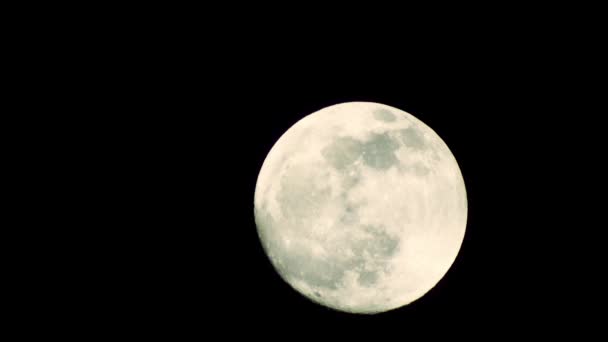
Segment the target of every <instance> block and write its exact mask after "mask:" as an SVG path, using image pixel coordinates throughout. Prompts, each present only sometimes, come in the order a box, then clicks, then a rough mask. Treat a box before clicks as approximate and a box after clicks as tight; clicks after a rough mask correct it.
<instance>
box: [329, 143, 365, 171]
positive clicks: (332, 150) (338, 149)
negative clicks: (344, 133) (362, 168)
mask: <svg viewBox="0 0 608 342" xmlns="http://www.w3.org/2000/svg"><path fill="white" fill-rule="evenodd" d="M321 154H322V155H323V157H324V158H325V160H327V161H328V162H329V164H330V165H331V166H333V167H334V168H336V169H338V170H345V169H346V168H348V167H349V166H351V165H352V164H353V163H354V162H355V161H356V160H357V159H359V156H360V155H361V142H359V141H358V140H355V139H353V138H349V137H339V138H336V139H334V140H333V141H332V142H331V143H330V144H329V145H328V146H326V147H325V148H323V150H322V151H321Z"/></svg>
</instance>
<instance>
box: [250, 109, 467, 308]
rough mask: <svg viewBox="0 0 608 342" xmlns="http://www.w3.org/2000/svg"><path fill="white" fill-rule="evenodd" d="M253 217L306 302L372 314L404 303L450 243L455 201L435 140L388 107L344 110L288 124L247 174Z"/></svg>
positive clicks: (426, 282)
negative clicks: (251, 175)
mask: <svg viewBox="0 0 608 342" xmlns="http://www.w3.org/2000/svg"><path fill="white" fill-rule="evenodd" d="M254 215H255V222H256V225H257V230H258V235H259V237H260V241H261V243H262V246H263V248H264V251H265V252H266V254H267V255H268V258H269V259H270V262H271V263H272V265H273V266H274V268H275V269H276V271H277V272H278V274H279V275H280V276H281V278H283V279H284V280H285V281H286V282H287V283H288V284H289V285H291V287H293V288H294V289H295V290H297V291H298V292H299V293H301V294H302V295H304V296H306V297H307V298H309V299H311V300H312V301H314V302H316V303H318V304H321V305H324V306H327V307H329V308H332V309H335V310H339V311H345V312H350V313H361V314H373V313H379V312H383V311H388V310H392V309H395V308H398V307H401V306H404V305H407V304H409V303H411V302H413V301H415V300H417V299H419V298H420V297H422V296H423V295H424V294H425V293H427V292H428V291H429V290H430V289H432V288H433V287H434V286H435V285H436V284H437V283H438V282H439V281H440V280H441V278H442V277H443V276H444V275H445V274H446V272H447V271H448V269H449V268H450V267H451V265H452V264H453V262H454V260H455V259H456V256H457V254H458V252H459V250H460V247H461V245H462V241H463V238H464V234H465V229H466V222H467V196H466V190H465V185H464V181H463V178H462V174H461V172H460V169H459V167H458V164H457V162H456V159H455V158H454V156H453V154H452V152H451V151H450V150H449V149H448V146H447V145H446V144H445V143H444V142H443V140H442V139H441V138H440V137H439V136H438V135H437V134H436V133H435V132H434V131H433V130H432V129H431V128H429V127H428V126H427V125H425V124H424V123H423V122H422V121H420V120H418V119H417V118H415V117H414V116H413V115H411V114H409V113H406V112H404V111H401V110H399V109H397V108H393V107H389V106H386V105H383V104H379V103H371V102H348V103H341V104H337V105H333V106H330V107H326V108H323V109H321V110H319V111H317V112H315V113H312V114H310V115H308V116H306V117H304V118H303V119H301V120H300V121H298V122H297V123H296V124H294V125H293V126H292V127H291V128H289V129H288V130H287V131H286V132H285V133H284V134H283V135H282V136H281V138H280V139H279V140H278V141H277V142H276V144H275V145H274V146H273V147H272V149H271V150H270V152H269V153H268V156H267V157H266V159H265V160H264V163H263V165H262V168H261V170H260V173H259V175H258V179H257V183H256V188H255V198H254Z"/></svg>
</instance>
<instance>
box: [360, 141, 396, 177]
mask: <svg viewBox="0 0 608 342" xmlns="http://www.w3.org/2000/svg"><path fill="white" fill-rule="evenodd" d="M398 147H399V144H398V143H397V142H396V141H395V140H393V139H391V137H389V136H388V135H387V134H374V135H373V136H372V138H371V139H370V140H369V141H367V142H365V143H364V144H363V146H362V150H363V151H362V154H363V161H364V162H365V164H366V165H368V166H370V167H372V168H374V169H379V170H386V169H388V168H390V167H391V166H393V165H396V164H397V163H398V159H397V156H395V150H396V149H397V148H398Z"/></svg>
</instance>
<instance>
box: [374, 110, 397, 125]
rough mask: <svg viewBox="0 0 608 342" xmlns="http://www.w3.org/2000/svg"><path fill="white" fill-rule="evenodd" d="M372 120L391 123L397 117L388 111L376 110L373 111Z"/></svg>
mask: <svg viewBox="0 0 608 342" xmlns="http://www.w3.org/2000/svg"><path fill="white" fill-rule="evenodd" d="M374 118H375V119H376V120H380V121H384V122H393V121H395V119H397V117H396V116H395V114H393V113H392V112H391V111H390V110H388V109H384V108H382V109H377V110H375V111H374Z"/></svg>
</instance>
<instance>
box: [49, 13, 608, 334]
mask: <svg viewBox="0 0 608 342" xmlns="http://www.w3.org/2000/svg"><path fill="white" fill-rule="evenodd" d="M465 12H466V9H465ZM179 13H181V14H183V12H179ZM197 13H198V12H197ZM239 13H241V14H242V17H237V18H234V17H231V20H230V21H220V23H217V22H212V21H211V20H209V18H210V17H214V16H215V15H214V14H212V13H206V15H205V16H201V17H197V16H195V18H184V17H182V16H181V14H180V15H179V16H175V17H172V16H171V15H169V14H165V15H163V16H160V17H159V16H146V15H145V14H142V13H140V12H137V13H135V12H133V13H131V14H130V16H127V19H129V20H122V25H123V26H124V27H123V26H119V28H117V29H116V30H115V31H112V32H109V31H108V30H107V28H108V27H115V26H116V23H115V22H114V21H112V22H107V21H104V22H103V23H104V25H100V26H98V30H95V29H92V30H91V31H87V32H86V33H85V34H84V35H83V37H80V39H74V40H68V43H69V44H72V43H73V42H74V41H78V42H80V43H79V44H80V45H78V49H76V51H77V53H74V54H70V55H68V56H67V57H62V58H63V60H62V61H63V63H65V64H67V65H69V67H70V68H71V70H72V71H73V75H71V76H70V77H69V78H67V79H66V77H65V75H64V74H63V73H62V72H63V71H62V70H63V69H61V68H55V69H54V70H58V71H56V74H55V78H53V77H51V78H47V81H48V80H50V81H48V82H49V83H48V84H47V86H48V87H55V86H56V85H55V84H54V83H53V80H55V79H62V80H64V81H66V82H68V83H70V86H69V90H70V91H69V92H64V94H63V95H62V96H67V97H68V98H70V99H72V98H77V99H78V101H74V102H70V103H73V104H72V105H71V106H73V108H70V110H72V109H73V110H74V112H77V113H86V114H87V115H86V116H85V115H80V116H76V118H77V119H76V120H77V124H78V129H77V130H75V133H74V134H76V135H77V136H79V138H78V139H76V140H75V141H74V140H69V141H66V146H69V147H70V148H74V147H73V146H74V145H79V146H77V148H82V150H79V153H78V155H79V158H82V159H77V160H78V165H77V166H76V167H75V168H73V169H71V170H70V172H69V177H73V179H81V178H82V181H81V182H79V183H78V188H79V189H78V190H77V192H76V194H77V195H76V196H74V197H73V198H74V199H75V200H76V202H80V203H78V204H76V205H75V208H77V209H78V210H77V212H78V213H79V214H80V215H81V216H82V219H81V220H80V221H77V223H78V224H79V226H84V227H95V228H92V229H91V230H90V231H88V230H87V231H86V232H83V233H79V234H82V236H81V238H80V239H79V243H78V244H77V248H79V249H81V250H82V251H81V253H80V254H76V256H78V255H86V254H89V253H91V254H93V255H94V258H92V259H91V261H90V260H89V259H80V260H78V262H82V263H83V264H82V265H79V267H77V268H76V269H77V270H78V272H76V275H77V279H78V280H77V281H76V282H73V283H70V285H69V286H68V287H67V288H68V292H70V291H71V292H72V293H73V294H77V295H76V297H77V298H76V302H77V305H76V306H75V308H74V309H73V310H72V311H73V312H72V313H73V314H75V315H74V316H80V317H79V318H78V319H77V320H75V321H77V322H81V321H84V322H86V323H87V325H85V326H86V327H89V326H92V327H94V328H90V329H87V331H89V332H91V331H99V332H108V331H114V330H115V329H116V328H119V329H121V330H123V329H126V330H128V331H129V332H130V333H131V334H133V336H138V335H139V334H145V335H151V336H162V335H166V336H170V337H173V338H176V337H181V336H194V337H201V338H211V337H209V336H215V334H220V336H222V338H223V339H226V338H239V337H237V336H243V335H244V336H245V338H252V339H258V338H261V339H270V340H279V339H281V340H282V339H290V338H293V337H295V338H299V337H300V336H302V335H309V336H311V337H314V338H320V337H322V336H336V337H339V338H340V339H342V338H351V337H352V338H366V339H368V338H376V339H377V338H385V337H397V338H404V339H407V338H418V337H423V338H434V337H440V336H446V337H464V338H466V337H475V338H485V336H486V335H488V336H487V338H490V339H493V338H494V336H497V337H512V338H519V337H521V336H530V335H529V334H530V333H533V334H535V335H536V336H541V337H542V336H547V335H555V334H556V333H557V334H560V333H561V332H562V331H566V330H568V331H572V330H576V331H578V329H579V327H581V325H579V322H578V319H577V318H581V317H586V316H587V315H588V312H587V311H586V310H587V309H586V307H587V306H588V305H590V304H592V303H593V299H583V296H582V293H583V292H582V291H580V290H578V288H579V286H580V285H581V282H582V283H583V285H585V286H586V284H587V283H590V282H592V281H591V280H590V276H589V273H588V272H587V270H586V269H585V267H586V264H585V262H580V261H578V260H577V261H575V257H577V256H580V254H581V250H583V249H584V248H582V247H581V244H580V242H579V239H581V237H584V238H588V237H589V236H590V233H589V231H588V230H585V227H588V225H587V224H586V223H584V217H583V218H581V217H580V216H578V217H576V219H573V217H572V213H573V212H574V211H575V210H577V209H579V207H581V206H582V207H584V208H585V210H587V211H592V209H591V207H590V206H587V203H585V202H586V201H585V200H586V199H587V197H584V196H579V195H575V191H577V188H578V187H579V186H580V185H579V183H577V182H572V179H581V176H580V172H581V170H580V168H581V165H585V164H584V163H586V162H588V161H589V160H593V159H592V157H593V156H594V155H593V154H592V153H591V152H588V151H589V150H588V148H587V146H593V145H598V144H599V143H598V142H597V141H595V140H594V139H597V138H594V136H593V135H587V134H586V133H585V132H587V130H589V128H590V126H592V125H591V124H590V123H589V122H590V121H589V118H590V116H589V114H587V113H590V111H588V110H587V109H586V108H585V104H586V101H585V99H584V96H581V93H582V92H581V91H580V89H581V88H582V85H584V84H585V82H583V81H582V77H583V76H585V75H590V76H591V77H595V75H596V74H595V73H594V72H593V70H591V71H589V70H588V69H586V65H587V61H588V60H587V59H584V58H582V59H581V58H578V59H577V58H576V56H580V55H581V54H584V53H585V52H586V50H585V47H584V45H585V37H586V36H585V35H575V34H574V33H573V31H572V30H571V27H570V26H569V25H564V24H563V23H564V22H568V21H567V20H562V19H563V17H555V21H556V22H557V24H555V23H547V22H544V21H543V22H540V21H539V20H538V19H539V18H544V19H546V18H547V15H546V14H543V13H546V12H543V11H540V12H537V13H536V12H535V13H531V12H527V11H523V12H512V13H511V12H507V14H506V15H505V16H504V17H497V16H496V15H495V14H496V13H497V12H494V11H489V12H487V13H486V15H484V16H477V15H471V16H470V17H469V18H464V17H463V18H461V17H459V16H456V15H452V13H451V12H450V9H447V10H446V11H443V12H442V14H441V15H440V13H439V12H434V11H431V12H430V13H431V15H430V20H428V21H427V20H422V19H420V20H416V19H417V16H416V15H415V14H413V13H410V12H403V11H398V10H396V9H395V12H394V13H393V14H394V16H395V20H392V21H391V20H388V19H385V17H377V16H376V17H375V16H374V14H371V13H368V14H366V16H364V17H363V18H368V17H369V18H375V19H376V20H371V19H370V20H367V19H366V20H363V19H362V17H351V16H349V15H348V14H344V13H342V14H333V15H330V14H328V15H327V16H325V17H324V18H323V19H321V20H320V21H319V20H317V19H316V18H314V19H313V17H311V16H306V15H303V16H302V17H301V18H300V20H295V19H294V20H292V19H293V18H292V17H285V18H284V19H280V18H279V19H277V18H276V17H275V18H274V19H277V20H272V21H270V20H265V19H261V18H258V17H256V16H248V15H247V11H239ZM549 17H550V16H549ZM133 18H137V19H138V20H131V19H133ZM336 18H342V19H347V21H349V20H348V19H350V21H351V22H350V23H349V24H343V23H342V21H338V20H337V19H336ZM357 18H359V19H357ZM404 18H407V20H405V19H404ZM380 19H382V20H380ZM461 19H462V20H461ZM234 23H239V24H240V25H238V26H237V25H234ZM130 24H132V25H130ZM439 24H442V25H439ZM94 26H95V25H94ZM287 27H289V28H290V29H289V30H288V29H287ZM68 29H69V30H68V31H69V32H70V34H72V33H71V32H73V30H72V29H73V28H72V27H69V28H68ZM57 44H58V43H57ZM57 44H51V47H50V48H49V50H47V51H45V53H47V54H51V53H52V52H53V51H55V52H56V50H61V49H60V48H58V45H57ZM590 55H593V53H591V54H590ZM572 56H574V57H572ZM50 64H52V63H50ZM52 65H54V64H52ZM592 91H596V92H599V90H598V89H597V88H596V89H595V90H592ZM584 93H585V96H586V95H587V94H590V93H588V92H584ZM51 101H58V100H56V99H55V100H53V99H51ZM346 101H373V102H380V103H384V104H387V105H390V106H393V107H397V108H399V109H402V110H404V111H407V112H409V113H411V114H413V115H414V116H416V117H417V118H419V119H420V120H422V121H423V122H424V123H426V124H427V125H428V126H430V127H431V128H432V129H433V130H434V131H435V132H437V134H438V135H439V136H440V137H441V138H442V139H443V140H444V141H445V142H446V143H447V145H448V146H449V148H450V149H451V151H452V153H453V154H454V156H455V157H456V159H457V161H458V163H459V166H460V169H461V171H462V174H463V176H464V180H465V185H466V189H467V194H468V205H469V212H468V224H467V231H466V235H465V240H464V243H463V245H462V248H461V250H460V253H459V255H458V257H457V259H456V261H455V263H454V265H453V266H452V268H451V269H450V270H449V272H448V273H447V274H446V276H445V277H444V278H443V279H442V280H441V281H440V282H439V284H438V285H437V286H435V287H434V288H433V289H432V290H431V291H430V292H429V293H427V294H426V295H425V296H423V297H422V298H420V299H419V300H417V301H416V302H414V303H412V304H410V305H408V306H405V307H403V308H400V309H396V310H393V311H390V312H386V313H381V314H377V315H372V316H366V315H351V314H345V313H341V312H337V311H333V310H330V309H327V308H325V307H322V306H319V305H317V304H314V303H312V302H310V301H308V300H307V299H306V298H304V297H303V296H301V295H300V294H298V293H297V292H296V291H294V290H292V289H291V288H290V287H289V285H287V284H286V283H285V282H283V281H282V280H281V279H280V277H279V276H278V274H277V273H276V272H275V271H274V269H273V268H272V266H271V264H270V262H269V261H268V259H267V258H266V256H265V254H264V252H263V250H262V247H261V244H260V242H259V240H258V236H257V232H256V227H255V223H254V218H253V196H254V189H255V182H256V178H257V175H258V172H259V170H260V168H261V166H262V163H263V161H264V158H265V156H266V154H267V153H268V152H269V151H270V149H271V148H272V146H273V144H274V143H275V142H276V140H277V139H278V138H279V137H280V136H281V135H282V134H283V133H284V132H285V131H286V130H287V129H288V128H289V127H291V125H293V124H294V123H296V122H297V121H298V120H300V119H301V118H303V117H304V116H306V115H308V114H310V113H312V112H314V111H316V110H319V109H321V108H323V107H326V106H329V105H333V104H336V103H340V102H346ZM59 103H63V102H61V101H59ZM591 113H593V110H592V111H591ZM60 124H61V123H60ZM73 124H74V119H70V120H66V121H65V125H66V127H72V126H71V125H73ZM82 141H91V142H92V144H91V145H88V144H82V145H81V144H80V143H79V142H82ZM581 142H582V143H583V147H581ZM589 155H590V156H589ZM590 157H591V158H590ZM595 157H596V158H597V155H595ZM87 159H88V162H87V163H83V162H81V160H87ZM585 167H586V166H585ZM83 174H84V175H85V176H82V175H83ZM584 177H593V176H592V175H591V174H586V175H585V176H584ZM585 190H587V188H586V189H585ZM78 194H81V195H78ZM91 194H94V197H95V202H93V203H94V204H91V203H92V202H89V201H85V200H81V199H82V198H87V196H90V195H91ZM83 222H85V223H86V224H83ZM68 239H73V236H69V237H68V236H66V240H68ZM70 241H71V240H70ZM82 241H86V242H85V243H83V242H82ZM68 257H69V258H68V259H70V260H73V259H74V257H75V256H74V255H68ZM76 259H79V258H76ZM83 260H86V261H83ZM70 262H73V261H70ZM70 272H71V271H70ZM84 274H86V275H87V276H84ZM83 289H84V290H83ZM589 291H590V290H589ZM90 312H94V314H93V315H89V314H85V313H90ZM584 322H585V324H584V325H582V326H586V325H591V326H593V325H594V322H593V320H587V318H585V319H584ZM78 324H82V323H78Z"/></svg>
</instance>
